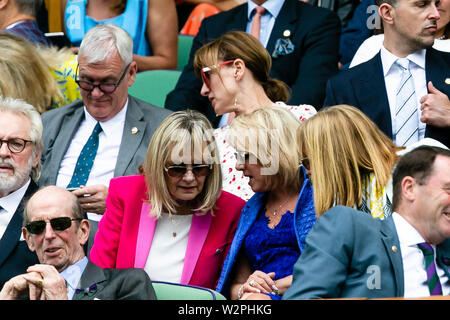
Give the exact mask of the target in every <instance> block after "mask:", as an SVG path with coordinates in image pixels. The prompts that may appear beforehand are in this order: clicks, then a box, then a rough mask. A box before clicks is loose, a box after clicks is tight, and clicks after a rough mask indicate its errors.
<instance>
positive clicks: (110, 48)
mask: <svg viewBox="0 0 450 320" xmlns="http://www.w3.org/2000/svg"><path fill="white" fill-rule="evenodd" d="M114 52H117V53H118V54H119V56H120V58H122V60H123V62H124V63H125V65H129V64H130V63H131V62H132V61H133V39H132V38H131V37H130V35H129V34H128V33H127V32H126V31H125V30H123V29H122V28H120V27H118V26H116V25H113V24H98V25H96V26H95V27H94V28H92V29H90V30H89V31H88V32H87V33H86V34H85V36H84V38H83V41H81V45H80V50H79V52H78V55H79V56H82V57H85V58H87V63H96V62H100V61H103V60H105V59H107V58H108V57H109V56H110V55H111V54H112V53H114Z"/></svg>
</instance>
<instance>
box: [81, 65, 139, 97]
mask: <svg viewBox="0 0 450 320" xmlns="http://www.w3.org/2000/svg"><path fill="white" fill-rule="evenodd" d="M130 64H131V63H130ZM130 64H128V65H127V66H126V67H125V71H124V72H123V73H122V76H121V77H120V79H119V81H117V82H102V83H99V84H94V83H93V82H91V81H87V80H80V79H78V66H79V65H77V70H76V72H75V79H76V80H75V82H76V83H77V84H78V86H79V87H80V88H81V89H83V90H86V91H89V92H92V91H93V90H94V89H95V88H99V89H100V91H101V92H103V93H106V94H111V93H113V92H114V91H116V89H117V87H118V86H119V85H120V83H121V82H122V80H123V78H125V75H126V74H127V71H128V68H129V67H130Z"/></svg>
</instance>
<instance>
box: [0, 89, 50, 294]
mask: <svg viewBox="0 0 450 320" xmlns="http://www.w3.org/2000/svg"><path fill="white" fill-rule="evenodd" d="M41 150H42V122H41V117H40V115H39V113H38V112H37V111H36V109H35V108H34V107H33V106H31V105H29V104H27V103H25V102H24V101H21V100H14V99H11V98H6V99H3V98H1V97H0V288H2V287H3V285H4V283H5V282H6V281H8V280H9V279H10V278H11V277H13V276H15V275H17V274H20V273H23V272H25V270H26V269H27V268H28V266H30V265H33V264H35V263H38V259H37V256H36V254H35V253H34V252H31V251H30V250H29V249H28V246H27V244H26V242H25V241H24V239H23V238H21V234H22V220H23V215H22V213H23V210H24V202H25V201H26V199H28V198H29V197H31V195H32V194H33V193H34V192H35V191H36V190H37V185H36V183H35V182H34V180H36V179H37V178H38V177H39V174H40V172H41V166H40V162H39V158H40V154H41Z"/></svg>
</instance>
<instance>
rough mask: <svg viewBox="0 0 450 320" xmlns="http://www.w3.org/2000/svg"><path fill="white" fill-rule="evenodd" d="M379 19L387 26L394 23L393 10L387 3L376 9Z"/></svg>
mask: <svg viewBox="0 0 450 320" xmlns="http://www.w3.org/2000/svg"><path fill="white" fill-rule="evenodd" d="M378 13H379V15H380V17H381V19H382V20H383V21H384V22H385V23H387V24H393V23H394V16H395V8H394V7H393V6H391V5H390V4H388V3H382V4H381V5H380V7H379V8H378Z"/></svg>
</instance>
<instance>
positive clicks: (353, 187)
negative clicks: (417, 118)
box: [297, 105, 400, 216]
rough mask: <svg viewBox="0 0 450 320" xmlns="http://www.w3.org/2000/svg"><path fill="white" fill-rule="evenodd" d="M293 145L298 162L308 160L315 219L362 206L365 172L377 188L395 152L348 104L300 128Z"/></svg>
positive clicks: (387, 175)
mask: <svg viewBox="0 0 450 320" xmlns="http://www.w3.org/2000/svg"><path fill="white" fill-rule="evenodd" d="M297 141H298V147H299V152H300V157H301V158H304V157H307V158H308V159H309V163H310V167H311V168H310V169H311V181H312V184H313V187H314V205H315V208H316V214H317V216H321V215H322V214H323V213H324V212H325V211H327V210H328V209H329V208H331V207H332V206H334V205H344V206H349V207H353V206H354V205H355V204H357V205H361V202H362V192H363V190H362V189H363V188H362V175H363V174H364V173H369V172H373V173H374V175H375V178H376V188H377V189H382V188H383V187H384V186H385V185H386V183H387V181H388V180H389V178H390V176H391V168H392V166H393V165H394V163H395V162H396V161H397V158H398V156H397V154H396V152H397V150H399V149H400V148H399V147H397V146H396V145H395V144H394V143H393V142H392V141H391V140H390V139H389V138H388V137H387V136H386V135H385V134H384V133H383V132H382V131H381V130H380V129H378V127H377V126H376V125H375V124H374V123H373V122H372V121H371V120H370V119H369V118H368V117H367V116H366V115H365V114H364V113H362V112H361V111H360V110H358V109H357V108H355V107H352V106H348V105H337V106H333V107H328V108H325V109H322V110H320V111H319V112H318V113H317V114H316V115H314V116H313V117H311V118H309V119H308V120H306V121H305V122H304V123H303V125H302V126H300V127H299V129H298V130H297Z"/></svg>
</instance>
